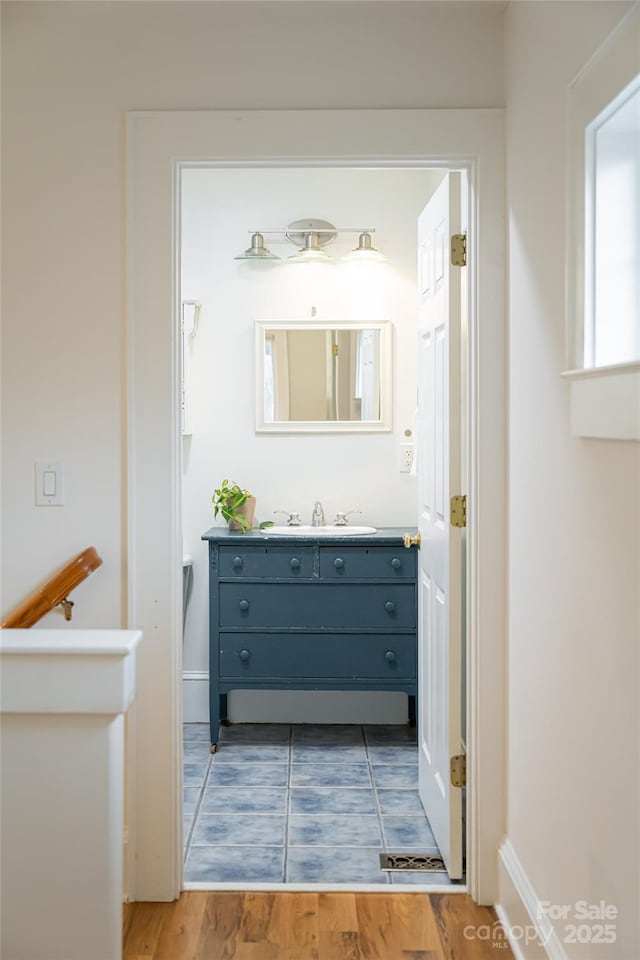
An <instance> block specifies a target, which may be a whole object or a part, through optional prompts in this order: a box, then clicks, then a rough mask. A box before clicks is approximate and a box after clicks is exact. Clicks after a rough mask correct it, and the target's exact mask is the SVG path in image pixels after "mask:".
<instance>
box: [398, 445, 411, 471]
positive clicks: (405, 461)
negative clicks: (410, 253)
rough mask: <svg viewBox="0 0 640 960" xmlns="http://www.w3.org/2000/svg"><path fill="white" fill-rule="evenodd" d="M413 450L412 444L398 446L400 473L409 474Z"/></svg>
mask: <svg viewBox="0 0 640 960" xmlns="http://www.w3.org/2000/svg"><path fill="white" fill-rule="evenodd" d="M413 450H414V446H413V444H412V443H401V444H400V473H411V468H412V466H413Z"/></svg>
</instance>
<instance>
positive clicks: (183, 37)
mask: <svg viewBox="0 0 640 960" xmlns="http://www.w3.org/2000/svg"><path fill="white" fill-rule="evenodd" d="M453 55H455V58H456V68H455V70H450V69H449V67H450V64H451V59H452V56H453ZM315 58H317V59H318V61H319V64H320V65H319V66H318V67H317V70H314V68H313V66H311V69H310V61H314V60H315ZM445 76H446V82H443V77H445ZM2 81H3V83H2V86H3V104H2V107H3V112H2V133H3V137H2V166H3V178H2V188H3V197H2V201H3V204H2V215H3V224H2V229H3V289H2V314H3V356H2V363H3V407H2V412H3V422H2V442H3V466H2V471H3V473H2V484H3V488H2V489H3V505H2V551H3V553H2V559H3V562H2V591H1V607H2V611H3V613H4V612H8V611H9V610H10V609H11V608H12V607H13V606H14V605H15V604H16V603H17V602H18V601H19V600H20V599H22V598H23V597H24V596H25V595H26V594H27V593H28V592H29V591H30V590H31V589H33V588H34V587H35V586H36V585H37V584H38V583H39V582H41V581H42V580H43V579H44V578H45V577H46V576H47V575H48V574H49V573H50V571H51V570H52V569H54V568H55V567H56V566H57V565H58V564H60V563H61V562H63V561H66V560H67V559H68V558H70V557H71V556H73V555H74V554H75V553H76V552H78V551H79V550H80V549H82V548H83V547H85V546H87V545H88V544H89V543H93V544H95V545H96V547H97V548H98V551H99V552H100V554H101V555H102V557H103V558H104V561H105V563H104V566H103V567H102V568H101V569H100V571H99V573H98V574H96V575H94V576H93V577H91V579H90V580H89V581H87V582H86V583H85V584H83V585H82V586H81V587H80V588H79V589H78V590H77V591H76V593H75V599H76V601H77V603H76V607H75V610H74V624H77V625H78V626H105V627H106V626H119V625H121V624H122V623H124V620H125V617H124V609H125V605H126V593H125V582H126V565H125V555H126V542H125V537H126V519H127V518H126V502H125V499H124V483H125V450H126V438H125V429H124V418H125V406H124V401H125V361H126V345H125V341H124V316H125V250H124V212H125V196H124V174H125V170H124V156H125V153H124V149H125V144H124V136H125V125H124V120H125V111H127V110H130V109H144V108H149V109H161V108H171V109H182V108H184V109H198V108H225V107H226V108H233V109H242V108H246V109H251V108H256V109H257V108H277V107H281V108H287V107H338V108H340V107H356V106H359V107H395V106H398V107H412V106H416V107H446V106H454V107H456V106H500V105H502V103H503V83H502V81H503V78H502V14H501V10H500V5H497V7H492V6H488V5H485V4H480V5H478V7H477V9H476V8H475V5H474V4H471V5H470V8H466V7H465V9H463V8H462V7H459V6H458V5H457V4H453V5H437V4H436V5H435V6H431V5H430V4H417V3H407V4H397V3H391V2H390V3H385V2H380V3H371V4H369V3H366V2H365V3H341V4H334V3H313V2H311V3H299V4H297V3H270V2H265V3H259V4H251V5H248V4H246V3H238V4H232V3H221V4H218V3H214V2H211V3H200V2H195V3H189V2H180V3H172V2H167V3H165V2H157V3H155V2H148V3H128V2H117V3H116V2H114V3H73V2H70V3H64V2H60V3H58V2H53V3H29V2H25V3H23V2H16V3H11V2H9V3H3V4H2ZM40 457H50V458H57V459H60V460H62V461H63V463H64V466H65V470H66V504H65V506H64V507H57V508H46V509H45V508H42V507H41V508H36V507H35V506H34V498H33V462H34V460H35V459H37V458H40ZM63 623H64V621H63V619H62V615H61V614H60V613H59V612H56V613H53V614H51V615H50V616H49V617H48V618H47V621H46V625H47V626H61V625H62V624H63Z"/></svg>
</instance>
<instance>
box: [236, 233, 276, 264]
mask: <svg viewBox="0 0 640 960" xmlns="http://www.w3.org/2000/svg"><path fill="white" fill-rule="evenodd" d="M233 259H234V260H280V259H281V257H279V256H278V255H277V254H276V253H271V250H269V249H268V247H265V245H264V237H263V236H262V234H261V233H257V232H256V233H252V234H251V245H250V246H249V247H247V249H246V250H243V252H242V253H239V254H238V256H237V257H234V258H233Z"/></svg>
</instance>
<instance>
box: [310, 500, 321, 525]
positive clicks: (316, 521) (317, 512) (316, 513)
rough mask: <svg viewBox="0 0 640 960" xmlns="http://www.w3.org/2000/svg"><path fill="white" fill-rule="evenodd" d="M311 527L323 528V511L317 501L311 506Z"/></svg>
mask: <svg viewBox="0 0 640 960" xmlns="http://www.w3.org/2000/svg"><path fill="white" fill-rule="evenodd" d="M311 526H312V527H324V510H323V509H322V504H321V503H320V501H319V500H316V502H315V503H314V505H313V513H312V514H311Z"/></svg>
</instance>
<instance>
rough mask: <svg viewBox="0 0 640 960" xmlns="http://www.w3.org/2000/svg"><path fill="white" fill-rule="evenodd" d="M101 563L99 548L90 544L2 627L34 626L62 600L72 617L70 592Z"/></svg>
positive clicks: (29, 598)
mask: <svg viewBox="0 0 640 960" xmlns="http://www.w3.org/2000/svg"><path fill="white" fill-rule="evenodd" d="M100 566H102V558H101V557H99V556H98V554H97V552H96V548H95V547H87V549H86V550H83V551H82V553H79V554H78V556H77V557H74V558H73V560H70V561H69V563H67V564H66V565H65V566H64V567H62V569H61V570H59V571H58V572H57V573H55V574H54V575H53V576H52V577H51V578H50V579H49V580H47V582H46V583H45V584H44V585H43V586H42V587H39V588H38V589H37V590H35V591H34V592H33V593H32V594H31V596H30V597H28V598H27V599H26V600H25V601H24V603H22V604H21V605H20V606H19V607H18V608H17V610H14V612H13V613H12V614H10V615H9V616H8V617H7V619H6V620H5V621H4V622H3V623H2V624H0V627H3V628H10V627H14V628H15V627H32V626H33V625H34V623H37V622H38V620H41V619H42V617H44V615H45V614H46V613H49V611H50V610H53V608H54V607H57V606H58V604H60V603H62V604H63V606H64V608H65V617H66V618H67V620H70V619H71V606H72V603H71V601H70V600H67V595H68V594H69V593H71V591H72V590H74V589H75V588H76V587H77V586H78V584H79V583H82V581H83V580H86V579H87V577H88V576H89V574H90V573H93V571H94V570H97V569H98V567H100Z"/></svg>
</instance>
